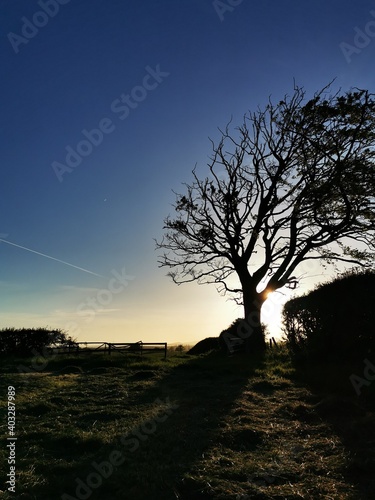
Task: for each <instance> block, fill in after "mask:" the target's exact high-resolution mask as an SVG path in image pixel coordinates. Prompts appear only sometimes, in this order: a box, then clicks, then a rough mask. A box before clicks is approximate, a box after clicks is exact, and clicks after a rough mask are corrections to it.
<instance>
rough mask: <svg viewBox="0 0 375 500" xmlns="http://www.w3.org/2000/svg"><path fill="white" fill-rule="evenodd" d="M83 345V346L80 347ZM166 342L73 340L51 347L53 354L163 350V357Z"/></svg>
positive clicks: (124, 352)
mask: <svg viewBox="0 0 375 500" xmlns="http://www.w3.org/2000/svg"><path fill="white" fill-rule="evenodd" d="M81 346H84V347H81ZM167 348H168V344H167V342H142V341H141V340H140V341H139V342H117V343H113V342H74V343H72V344H69V345H67V346H65V347H58V348H54V349H53V353H54V354H90V353H93V352H105V353H108V354H109V355H111V354H112V353H113V352H119V353H121V354H130V353H132V354H133V353H139V354H140V355H141V356H142V355H143V353H144V352H160V351H161V352H163V353H164V358H166V357H167Z"/></svg>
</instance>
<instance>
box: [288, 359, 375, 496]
mask: <svg viewBox="0 0 375 500" xmlns="http://www.w3.org/2000/svg"><path fill="white" fill-rule="evenodd" d="M353 371H354V372H355V373H358V374H360V372H359V371H358V370H356V369H355V368H353V367H350V366H346V365H344V364H337V365H334V364H330V365H328V364H323V365H319V366H318V365H317V366H313V365H312V366H309V367H308V368H306V367H305V368H304V369H302V368H300V369H299V370H298V371H297V377H296V379H297V380H299V381H300V382H301V383H303V384H304V385H305V386H306V387H308V388H309V389H310V390H312V391H313V392H314V393H315V395H316V397H317V400H318V402H317V403H316V405H315V407H314V410H315V412H316V414H317V415H319V417H320V418H322V419H323V420H324V421H326V422H328V424H329V425H330V427H331V428H332V430H333V432H334V433H335V434H336V435H337V436H338V437H339V438H340V441H341V443H342V445H343V446H344V447H345V449H346V452H347V466H346V469H345V470H344V471H343V475H344V477H345V479H346V480H347V481H348V482H349V483H352V484H354V485H356V489H357V491H359V494H360V498H361V499H369V500H370V499H371V500H372V499H373V498H375V477H374V470H375V411H374V410H375V392H374V389H375V387H369V388H367V387H366V388H365V390H364V391H363V394H361V395H360V396H358V395H356V393H355V391H354V388H353V386H352V385H351V382H350V375H351V374H352V373H353Z"/></svg>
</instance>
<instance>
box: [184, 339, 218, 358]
mask: <svg viewBox="0 0 375 500" xmlns="http://www.w3.org/2000/svg"><path fill="white" fill-rule="evenodd" d="M219 348H220V346H219V338H218V337H207V338H206V339H203V340H201V341H200V342H198V344H195V346H194V347H192V348H191V349H190V350H189V351H188V352H187V353H188V354H194V355H197V354H204V353H206V352H209V351H212V350H213V349H215V350H216V349H219Z"/></svg>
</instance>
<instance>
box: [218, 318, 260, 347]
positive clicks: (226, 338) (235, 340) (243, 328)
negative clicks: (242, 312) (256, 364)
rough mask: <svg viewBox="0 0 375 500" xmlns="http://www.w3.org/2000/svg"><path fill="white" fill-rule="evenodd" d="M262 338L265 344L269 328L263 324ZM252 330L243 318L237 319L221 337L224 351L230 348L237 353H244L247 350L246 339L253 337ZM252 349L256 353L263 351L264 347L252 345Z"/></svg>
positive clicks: (221, 345) (220, 341) (220, 340)
mask: <svg viewBox="0 0 375 500" xmlns="http://www.w3.org/2000/svg"><path fill="white" fill-rule="evenodd" d="M261 328H262V337H263V340H262V342H261V344H262V343H264V339H265V336H266V331H267V328H266V326H265V325H264V324H263V323H262V325H261ZM251 332H252V328H251V326H250V325H249V324H248V323H247V321H246V320H244V319H243V318H237V319H235V320H234V321H233V322H232V323H231V324H230V325H229V327H228V328H226V329H225V330H223V331H222V332H221V333H220V335H219V343H220V347H221V348H222V349H223V350H225V351H226V350H228V348H229V346H231V347H232V348H233V350H235V351H243V350H245V347H246V346H245V341H246V339H248V338H250V337H251ZM252 348H253V349H254V350H255V351H258V350H260V351H261V350H262V345H259V346H258V345H252Z"/></svg>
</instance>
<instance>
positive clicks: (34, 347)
mask: <svg viewBox="0 0 375 500" xmlns="http://www.w3.org/2000/svg"><path fill="white" fill-rule="evenodd" d="M72 343H74V341H73V340H72V339H71V338H70V337H67V335H66V333H65V332H64V331H63V330H61V329H56V330H51V329H49V328H21V329H16V328H3V329H2V330H0V355H17V356H30V355H31V354H35V352H38V353H41V352H42V350H43V349H45V348H46V347H55V346H56V347H63V346H66V345H69V344H72Z"/></svg>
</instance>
